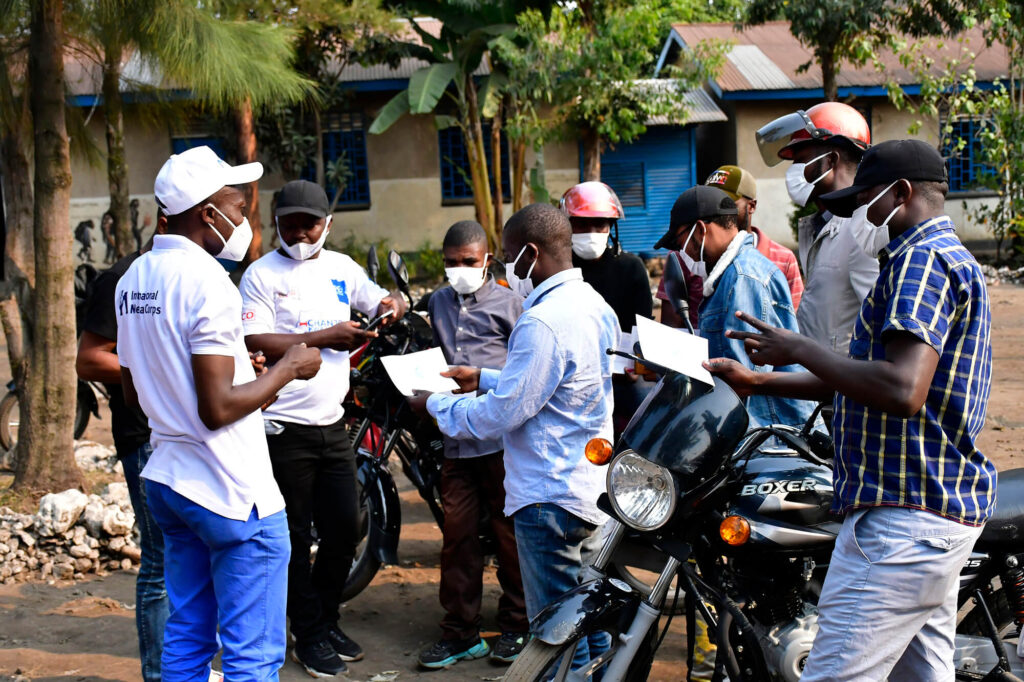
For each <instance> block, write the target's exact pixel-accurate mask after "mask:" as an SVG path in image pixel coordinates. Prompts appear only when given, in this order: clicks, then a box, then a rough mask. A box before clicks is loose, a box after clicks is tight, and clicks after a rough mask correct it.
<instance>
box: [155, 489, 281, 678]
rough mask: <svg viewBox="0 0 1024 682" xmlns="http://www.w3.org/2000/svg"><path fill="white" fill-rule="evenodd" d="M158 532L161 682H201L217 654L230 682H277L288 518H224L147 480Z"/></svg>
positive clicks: (279, 664)
mask: <svg viewBox="0 0 1024 682" xmlns="http://www.w3.org/2000/svg"><path fill="white" fill-rule="evenodd" d="M146 492H147V494H148V498H149V507H150V509H151V510H152V512H153V517H154V518H155V519H156V521H157V523H158V524H160V528H161V530H163V532H164V547H165V553H164V564H165V578H166V582H167V594H168V595H169V596H170V600H171V616H170V618H168V620H167V627H166V628H165V630H164V654H163V679H164V680H165V682H177V681H179V680H180V681H189V682H206V680H207V679H208V678H209V675H210V661H212V660H213V657H214V656H215V655H216V653H217V649H218V648H219V645H218V638H217V634H218V625H219V628H220V630H219V631H220V641H221V642H222V643H223V645H224V653H223V656H222V657H221V662H222V664H223V668H224V677H225V678H226V679H228V680H231V682H264V681H266V680H270V681H276V680H277V679H278V677H277V671H278V669H280V667H281V666H282V665H283V664H284V654H285V646H286V641H285V602H286V600H287V596H286V590H287V586H288V557H289V554H290V552H289V544H288V519H287V517H286V516H285V513H284V511H280V512H278V513H276V514H271V515H270V516H267V517H265V518H262V519H260V518H258V517H257V516H256V509H255V508H253V510H252V513H251V514H250V515H249V519H248V520H247V521H236V520H234V519H228V518H225V517H223V516H220V515H218V514H214V513H213V512H211V511H209V510H207V509H205V508H204V507H202V506H200V505H198V504H196V503H195V502H192V501H191V500H189V499H187V498H185V497H183V496H181V495H179V494H178V493H176V492H174V491H173V490H171V488H169V487H168V486H165V485H163V484H161V483H156V482H154V481H146Z"/></svg>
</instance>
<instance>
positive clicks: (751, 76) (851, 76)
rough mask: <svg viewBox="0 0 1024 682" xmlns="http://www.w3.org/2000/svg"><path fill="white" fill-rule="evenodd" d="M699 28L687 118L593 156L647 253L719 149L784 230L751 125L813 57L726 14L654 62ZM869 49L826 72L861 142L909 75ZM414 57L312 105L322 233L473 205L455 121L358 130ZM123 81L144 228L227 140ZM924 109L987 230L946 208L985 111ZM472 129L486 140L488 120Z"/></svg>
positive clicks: (911, 88) (96, 125)
mask: <svg viewBox="0 0 1024 682" xmlns="http://www.w3.org/2000/svg"><path fill="white" fill-rule="evenodd" d="M415 21H416V22H417V23H418V24H419V27H420V28H422V29H423V30H425V31H427V32H429V33H433V34H435V35H437V34H438V33H439V32H440V23H439V22H437V21H435V20H433V19H416V20H415ZM968 38H970V40H969V41H968V45H969V47H971V48H972V49H974V51H975V52H976V53H977V54H978V59H977V61H976V63H975V68H976V70H977V77H978V80H979V81H981V82H987V81H992V80H993V79H995V78H997V77H999V76H1001V75H1003V74H1004V73H1005V72H1006V65H1007V59H1006V54H1005V51H1004V50H1002V49H1001V48H999V47H998V46H996V47H985V46H984V45H982V44H980V40H981V37H980V33H979V34H977V35H975V34H970V35H969V36H968ZM705 40H719V41H724V42H727V43H729V44H730V48H729V51H728V53H727V55H726V59H725V64H724V67H723V68H722V70H721V72H720V73H719V75H718V76H717V77H716V78H715V79H714V80H713V81H710V82H708V83H707V86H706V87H705V88H704V89H701V90H698V91H696V92H689V93H686V94H685V95H683V96H684V97H685V98H686V103H687V105H688V110H689V112H690V115H689V117H688V119H687V124H686V125H673V124H671V123H670V122H669V121H666V120H650V121H648V122H647V123H648V131H647V132H646V133H645V134H644V135H642V136H641V137H640V138H639V139H638V140H636V141H634V142H633V143H632V144H618V145H610V146H609V147H608V148H607V149H605V150H604V153H603V155H602V164H601V165H602V177H603V180H604V181H605V182H607V183H608V184H609V185H611V186H612V187H613V188H614V189H615V190H616V192H617V193H618V194H619V196H620V198H621V199H622V202H623V205H624V207H625V211H626V218H625V219H624V220H622V221H621V223H620V234H621V235H622V240H623V243H624V245H625V247H626V248H627V249H629V250H631V251H634V252H637V253H641V254H652V246H653V244H654V242H655V241H656V240H657V238H658V237H659V236H660V235H661V234H662V233H663V232H664V230H665V226H666V224H667V221H668V215H669V211H670V209H671V206H672V203H673V202H674V201H675V198H676V197H677V196H678V195H679V194H680V193H681V192H682V191H683V190H685V189H687V188H688V187H690V186H692V185H693V184H696V183H700V182H702V181H703V180H704V179H705V178H706V177H707V176H708V174H709V173H710V172H711V171H712V170H714V169H715V168H716V167H717V166H719V165H721V164H724V163H735V164H737V165H739V166H742V167H743V168H746V169H747V170H749V171H751V172H752V173H753V174H754V175H755V176H756V177H757V178H758V208H757V215H756V216H755V224H757V225H758V226H759V227H761V228H762V229H764V230H766V231H767V232H768V233H769V234H771V236H772V237H773V238H775V239H776V240H778V241H780V242H783V243H788V244H791V245H792V244H793V236H792V233H791V232H790V227H789V218H790V215H791V213H792V211H793V208H794V207H793V205H792V204H791V203H790V201H789V199H788V196H787V193H786V189H785V179H784V177H785V169H786V164H780V165H777V166H773V167H768V166H766V165H765V164H764V163H763V161H762V160H761V157H760V154H759V153H758V151H757V148H756V144H755V141H754V131H755V130H757V128H759V127H760V126H761V125H763V124H764V123H766V122H767V121H770V120H772V119H774V118H776V117H777V116H779V115H781V114H784V113H788V112H791V111H794V110H796V109H806V108H808V107H809V106H811V105H813V104H815V103H816V102H818V101H820V100H821V98H822V96H823V95H822V88H821V78H820V70H819V69H818V68H817V67H814V66H812V67H811V68H809V69H807V70H806V71H800V68H799V67H800V66H801V65H803V64H804V63H806V62H808V61H810V60H811V59H812V55H811V53H810V52H809V51H808V50H807V49H806V48H805V47H803V46H802V45H800V43H799V42H798V41H796V39H795V38H793V36H792V35H791V34H790V32H789V26H788V24H786V23H783V22H771V23H768V24H766V25H764V26H758V27H752V28H747V29H744V30H741V31H737V30H736V29H735V27H734V26H733V25H732V24H689V25H676V26H674V27H673V28H672V31H671V33H670V35H669V36H668V37H667V40H666V42H665V45H664V49H663V51H662V55H661V59H660V61H659V64H658V69H659V71H660V70H661V69H662V68H663V66H664V65H665V64H667V63H672V62H674V61H675V59H676V58H677V57H678V55H679V54H680V52H681V51H682V50H686V49H689V46H690V45H695V44H698V43H699V42H701V41H705ZM971 41H974V42H978V43H979V44H974V42H971ZM950 42H951V43H952V42H953V41H950ZM953 44H954V45H955V43H953ZM954 49H959V48H958V47H955V48H954V47H953V46H949V47H944V48H940V47H938V46H937V45H933V46H930V47H929V50H930V52H929V54H930V55H931V56H933V57H934V58H935V59H936V63H943V61H944V59H945V57H948V56H953V54H952V50H954ZM944 50H945V52H944ZM947 53H948V54H947ZM882 60H883V62H884V63H885V65H886V71H885V73H884V74H883V73H880V72H878V71H876V70H875V69H874V67H862V68H855V67H853V66H851V65H848V64H844V65H843V66H842V69H841V72H840V75H839V96H840V98H841V99H843V100H844V101H849V102H850V103H851V104H853V105H854V106H855V107H858V108H859V109H860V110H861V111H862V112H863V113H864V115H865V117H866V118H867V119H868V121H869V123H870V125H871V128H872V134H873V136H874V139H875V140H876V141H877V140H884V139H892V138H898V137H906V136H907V128H908V127H909V125H910V124H911V123H912V122H913V117H912V116H910V115H908V114H905V113H902V112H899V111H897V110H896V109H895V108H894V107H893V106H892V105H891V104H890V103H889V101H888V98H887V96H886V92H885V87H884V86H885V82H886V81H887V79H889V78H894V79H895V80H896V81H897V82H899V83H901V84H902V86H903V87H904V89H905V90H906V92H907V93H908V94H910V95H913V94H914V93H915V88H917V87H918V86H916V85H915V84H914V83H913V82H911V81H912V75H911V74H910V73H909V72H908V71H906V70H905V69H903V67H902V66H901V65H900V64H899V60H898V59H897V58H896V57H895V56H893V55H882ZM424 64H425V63H424V62H422V61H420V60H418V59H415V58H405V59H402V60H401V61H400V62H399V63H398V64H397V65H395V67H394V68H392V67H391V66H388V65H370V66H363V65H359V64H351V65H348V66H347V67H346V68H345V69H344V70H343V71H342V72H341V74H340V76H339V79H340V81H341V85H342V86H343V87H344V88H345V89H347V90H348V97H347V98H346V104H345V107H344V109H339V110H337V111H331V112H327V113H326V115H325V116H323V118H322V125H323V138H322V140H321V142H322V145H323V151H324V153H323V162H324V168H323V169H317V168H316V167H315V166H314V163H315V161H314V160H313V159H310V162H309V164H308V166H307V167H306V168H304V169H303V172H302V176H303V177H306V178H308V179H313V180H315V179H316V178H317V177H324V176H326V177H329V173H327V171H328V170H329V169H330V168H333V167H334V165H335V164H338V163H344V165H345V168H347V180H346V183H345V186H344V188H343V189H342V191H341V192H340V193H338V197H337V215H336V216H335V223H334V224H335V229H334V231H333V232H332V240H335V243H341V242H342V241H343V240H346V239H347V238H349V237H351V238H354V241H355V242H356V243H370V242H376V241H380V240H385V241H386V242H387V243H389V244H390V245H391V246H394V247H396V248H399V249H403V250H413V249H418V248H420V247H422V246H424V245H434V246H436V245H437V244H439V243H440V241H441V238H442V236H443V235H444V232H445V230H446V229H447V228H448V226H449V225H451V224H452V223H454V222H456V221H458V220H464V219H471V218H473V217H474V215H475V211H474V207H473V202H472V197H473V189H472V183H471V181H470V177H469V169H468V163H467V157H466V150H465V146H464V143H463V139H462V133H461V131H460V130H459V129H458V128H443V129H441V130H438V129H437V127H436V121H435V117H434V116H404V117H402V118H401V119H400V120H399V121H397V122H396V123H395V124H394V125H393V126H391V127H390V128H389V129H388V130H387V131H386V132H385V133H383V134H381V135H370V134H369V133H368V129H369V127H370V124H371V123H372V122H373V119H374V117H376V116H377V114H378V112H379V111H380V110H381V108H382V107H383V106H384V105H385V104H386V103H387V102H388V101H389V100H390V99H391V98H392V97H393V96H394V94H395V93H396V92H398V91H400V90H403V89H405V88H406V87H407V85H408V82H409V78H410V76H411V75H412V74H413V73H415V72H416V71H417V70H419V69H420V68H422V67H423V66H424ZM486 73H487V70H486V66H481V68H480V70H479V71H478V75H480V76H483V75H486ZM125 74H126V76H125V78H126V81H125V88H126V89H128V88H130V87H131V84H132V83H136V82H143V83H147V84H148V85H150V86H157V85H159V83H158V80H157V79H155V78H154V77H153V75H152V74H150V73H148V72H147V71H146V70H145V69H144V68H143V66H142V65H140V64H136V63H135V62H134V61H132V60H131V59H129V60H128V62H127V63H126V65H125ZM652 75H657V74H652ZM67 78H68V81H69V89H70V91H71V101H72V103H73V104H76V105H78V106H80V107H82V108H83V109H88V111H87V112H85V116H86V118H88V120H89V124H88V125H89V128H90V130H91V131H92V133H93V136H94V139H96V140H102V139H103V135H104V133H103V107H102V101H101V99H100V97H99V94H98V93H99V88H100V78H99V73H98V70H97V68H96V67H95V66H94V65H89V64H87V63H77V62H76V63H69V64H68V67H67ZM643 83H645V84H647V85H648V86H649V87H664V83H665V81H657V80H656V79H652V80H651V81H643ZM127 94H128V97H127V99H128V100H129V106H128V107H127V109H126V113H125V129H126V132H125V134H126V140H127V157H128V158H127V161H128V169H129V182H130V187H131V192H132V195H133V198H135V199H138V200H139V204H138V207H139V211H138V216H139V217H138V220H139V222H140V226H139V227H140V229H142V231H143V233H144V235H145V234H148V231H151V230H152V225H153V223H154V220H153V215H154V214H155V203H154V202H153V197H152V186H153V180H154V178H155V176H156V173H157V171H158V170H159V168H160V166H161V164H162V163H163V162H164V160H165V159H166V158H167V156H168V155H169V154H171V153H174V152H179V151H182V150H184V149H187V148H189V147H191V146H196V145H199V144H207V145H209V146H211V147H213V148H214V150H216V151H217V152H218V153H221V154H223V153H225V152H228V153H230V152H229V150H230V147H231V145H228V144H226V141H225V140H223V139H221V138H220V137H219V135H223V134H224V133H223V132H221V131H218V130H215V129H214V128H213V127H212V126H211V124H210V123H209V121H206V120H203V119H201V118H200V119H196V120H192V121H189V122H188V125H186V126H184V127H182V128H180V129H179V128H175V129H167V128H161V127H159V126H156V127H154V126H153V125H152V124H149V123H147V121H146V119H145V117H144V116H143V115H142V113H141V112H139V111H136V110H134V109H133V108H132V107H131V106H130V100H131V97H130V93H127ZM183 96H184V95H183ZM939 123H940V122H939V121H938V120H932V121H925V125H924V127H923V129H922V132H921V136H922V137H924V138H926V139H929V140H932V141H933V142H934V143H935V144H937V145H940V144H941V145H942V146H943V148H944V150H945V151H946V152H947V155H948V156H949V171H950V182H951V189H952V192H951V195H950V202H949V211H950V213H951V215H953V217H954V219H955V220H956V221H957V224H958V225H959V226H960V228H961V230H963V231H964V233H965V237H966V238H967V239H982V238H987V237H988V235H987V232H985V230H984V228H983V227H980V226H972V225H970V224H969V223H968V222H967V221H966V220H965V219H964V211H963V209H962V203H963V201H964V200H966V201H967V202H969V203H972V202H978V201H985V200H986V199H985V197H986V193H985V192H984V191H979V184H980V183H979V178H983V177H984V174H985V173H986V172H988V169H986V168H985V167H984V166H983V165H982V164H981V163H980V162H979V161H978V156H979V151H980V147H979V145H980V141H979V137H978V133H979V131H980V130H983V129H984V125H985V122H984V121H980V120H975V119H964V120H958V121H952V122H951V124H952V129H953V131H954V135H955V136H959V137H960V138H962V139H964V140H965V144H963V145H962V146H961V145H956V149H955V153H954V145H953V144H952V141H951V140H949V139H947V140H945V141H942V142H940V141H939V136H938V131H939V130H940V126H939ZM484 132H485V135H486V136H487V138H488V141H489V138H490V128H489V126H487V127H486V130H485V131H484ZM486 152H487V154H488V161H489V162H490V161H492V159H490V154H491V153H492V149H491V145H490V144H487V145H486ZM510 152H511V150H510V149H509V145H508V142H507V140H505V139H503V140H502V143H501V149H500V155H501V158H500V166H501V168H502V178H501V193H502V196H503V198H504V199H505V204H504V208H503V211H504V217H505V218H507V217H508V215H509V214H510V213H511V205H510V203H509V201H510V199H511V194H512V183H514V182H516V181H517V179H513V178H511V164H510ZM264 161H265V162H266V161H267V160H266V159H265V160H264ZM538 161H539V160H538V159H537V158H536V156H535V155H534V154H533V152H532V151H528V152H527V158H526V167H527V168H528V169H529V168H531V167H533V166H534V164H535V162H538ZM543 164H544V168H545V178H546V184H547V189H548V191H549V193H550V194H551V196H552V197H556V198H557V197H559V196H561V194H562V193H564V192H565V190H567V189H568V188H569V187H571V186H572V185H574V184H576V183H577V182H579V181H580V180H581V176H582V155H581V148H580V145H579V144H578V143H577V142H575V141H571V140H570V141H558V142H552V143H550V144H548V145H546V146H545V148H544V152H543ZM489 166H490V163H489ZM321 171H322V172H323V175H321ZM72 172H73V176H74V183H73V185H72V196H73V199H72V215H71V218H72V220H71V224H72V225H77V224H78V223H79V222H81V221H86V220H92V221H93V222H94V224H96V225H98V224H99V219H100V216H101V215H102V214H103V212H104V211H106V210H107V204H108V187H107V181H106V175H105V171H104V169H103V167H102V164H94V163H90V162H89V160H87V159H85V158H83V157H81V156H79V155H73V158H72ZM284 181H285V179H284V178H283V177H282V176H281V174H280V172H278V171H275V169H274V168H273V166H272V164H268V172H267V174H266V175H265V176H264V178H263V179H262V180H261V182H260V210H261V217H262V224H263V228H264V233H263V237H264V242H265V243H267V244H270V243H272V241H273V239H274V237H275V235H274V230H273V221H272V220H271V219H270V217H271V216H270V207H271V204H272V198H273V193H274V192H275V191H276V190H277V189H278V188H280V186H281V185H282V184H283V183H284ZM325 184H327V185H328V186H327V187H326V189H327V191H328V195H329V196H331V197H332V198H333V197H334V195H335V193H336V188H335V187H333V186H331V183H330V182H329V181H328V182H327V183H325ZM492 187H493V179H492ZM987 196H991V195H990V194H988V195H987ZM147 220H148V222H145V221H147ZM93 232H94V233H98V230H93ZM98 238H99V237H98V236H97V237H94V239H98ZM95 250H97V249H94V251H95Z"/></svg>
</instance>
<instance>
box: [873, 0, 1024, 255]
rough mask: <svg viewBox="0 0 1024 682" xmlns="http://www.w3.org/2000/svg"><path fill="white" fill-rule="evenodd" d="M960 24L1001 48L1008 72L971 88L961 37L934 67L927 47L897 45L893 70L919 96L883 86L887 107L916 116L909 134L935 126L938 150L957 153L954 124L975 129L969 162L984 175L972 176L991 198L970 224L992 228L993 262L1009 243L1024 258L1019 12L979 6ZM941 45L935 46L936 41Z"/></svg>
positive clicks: (1004, 4) (1023, 38)
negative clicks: (964, 122) (907, 77)
mask: <svg viewBox="0 0 1024 682" xmlns="http://www.w3.org/2000/svg"><path fill="white" fill-rule="evenodd" d="M963 21H964V24H965V25H966V26H975V25H977V26H979V27H980V28H981V30H982V32H983V33H984V38H985V44H986V46H989V47H990V46H992V45H995V44H999V45H1002V46H1003V47H1005V49H1006V52H1007V55H1008V56H1009V73H1008V77H1007V78H1006V79H1005V80H1002V81H997V82H996V83H995V86H994V87H993V88H987V87H983V86H981V85H979V83H978V81H977V71H976V69H975V67H974V61H975V57H976V53H975V50H976V49H980V48H981V46H972V45H971V44H970V43H969V42H968V37H967V35H961V36H960V37H959V38H957V39H956V40H955V42H954V44H955V45H956V46H957V47H958V49H957V50H956V53H955V54H954V56H952V57H949V58H946V59H945V60H944V62H943V63H939V64H937V63H936V62H935V59H933V58H932V57H930V56H929V52H930V50H929V49H928V48H929V46H928V45H927V44H922V43H914V44H909V45H906V44H904V45H900V46H899V52H898V53H899V55H900V62H901V64H902V65H903V66H904V67H905V68H907V69H909V70H911V72H913V73H914V74H915V75H916V80H918V81H919V82H920V83H921V94H920V96H919V97H913V98H911V97H908V96H907V95H906V93H904V92H903V90H902V89H901V88H900V86H899V84H898V83H896V82H894V81H891V82H890V83H889V84H888V91H889V98H890V100H891V101H892V102H893V104H894V105H895V106H896V107H897V108H899V109H903V110H906V111H910V112H912V113H914V114H916V115H917V116H918V117H919V118H917V119H916V120H915V121H914V123H913V124H912V125H911V126H910V130H909V132H911V134H914V133H916V132H918V131H919V130H920V129H921V127H922V125H923V119H933V120H934V119H936V118H938V119H939V121H940V127H939V137H940V141H939V147H940V148H941V149H949V150H950V153H951V154H952V155H957V154H961V153H963V152H965V150H966V145H967V144H968V142H969V141H968V140H964V139H961V138H958V137H957V135H956V129H955V127H954V123H955V122H956V121H957V120H958V119H963V118H969V119H974V120H975V121H977V122H979V123H980V133H979V135H978V140H977V144H976V145H974V148H973V150H972V151H973V154H974V157H973V158H974V163H975V164H976V165H978V166H979V167H980V168H983V169H984V171H983V172H980V173H979V174H978V175H977V181H978V185H977V187H975V188H973V189H976V190H982V191H985V190H988V191H991V192H993V193H994V194H995V198H994V200H992V201H987V202H985V203H983V204H981V205H979V206H977V207H975V208H974V209H973V210H971V211H970V216H971V218H972V219H973V220H975V221H977V222H978V223H980V224H982V225H986V226H987V227H988V228H989V229H990V230H992V235H993V237H994V238H995V241H996V249H997V257H999V256H1000V255H1001V254H1002V253H1003V246H1004V244H1005V243H1006V242H1007V241H1009V243H1010V245H1011V246H1012V248H1013V254H1012V255H1014V256H1016V257H1017V258H1021V257H1024V88H1022V82H1021V79H1022V78H1024V6H1021V4H1020V3H1018V2H1014V1H1013V0H980V2H978V3H975V4H974V5H973V6H972V8H971V9H970V11H969V12H967V13H965V15H964V17H963ZM939 45H940V46H941V45H942V43H939Z"/></svg>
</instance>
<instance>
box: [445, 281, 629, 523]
mask: <svg viewBox="0 0 1024 682" xmlns="http://www.w3.org/2000/svg"><path fill="white" fill-rule="evenodd" d="M618 340H619V322H618V318H616V316H615V312H614V311H613V310H612V309H611V307H609V306H608V304H607V303H605V301H604V299H603V298H601V296H600V295H598V293H597V292H595V291H594V290H593V289H592V288H591V286H590V285H589V284H587V283H585V282H584V281H583V275H582V273H581V272H580V271H579V270H578V269H575V268H574V269H571V270H565V271H562V272H560V273H558V274H556V275H553V276H552V277H549V278H548V279H546V280H544V282H542V283H541V285H540V286H538V287H537V288H536V289H535V290H534V291H533V293H531V294H530V295H529V296H528V297H527V299H526V301H525V303H524V304H523V314H522V316H521V317H520V318H519V320H518V321H517V322H516V326H515V328H514V329H513V330H512V335H511V337H510V338H509V344H508V359H507V360H506V363H505V367H504V369H502V370H500V371H497V370H486V369H485V370H483V371H481V374H480V392H481V394H482V395H479V396H477V397H469V396H445V395H438V394H435V395H432V396H430V398H429V399H428V400H427V410H428V411H429V412H430V414H431V415H433V416H434V417H435V418H436V419H437V424H438V426H439V427H440V429H441V431H442V432H443V433H445V434H446V435H448V436H450V437H452V438H475V439H477V440H487V439H491V438H499V437H500V438H502V439H503V442H504V446H505V514H506V515H507V516H511V515H512V514H514V513H515V512H516V511H518V510H520V509H522V508H523V507H525V506H527V505H529V504H537V503H550V504H556V505H558V506H560V507H562V508H563V509H565V510H567V511H569V512H571V513H573V514H575V515H576V516H579V517H580V518H582V519H584V520H586V521H589V522H590V523H602V522H604V520H605V519H607V516H605V514H604V513H603V512H601V511H600V510H599V509H598V508H597V504H596V502H597V498H598V496H599V495H600V494H601V493H602V492H604V490H605V473H606V470H605V468H604V467H598V466H594V465H593V464H591V463H590V462H588V461H587V459H586V457H585V456H584V448H585V447H586V444H587V441H589V440H590V439H591V438H596V437H603V438H607V439H609V440H611V438H612V363H611V357H610V356H609V355H607V354H606V353H605V349H607V348H614V347H615V345H616V343H617V342H618Z"/></svg>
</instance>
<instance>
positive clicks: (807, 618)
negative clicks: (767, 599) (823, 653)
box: [761, 602, 818, 682]
mask: <svg viewBox="0 0 1024 682" xmlns="http://www.w3.org/2000/svg"><path fill="white" fill-rule="evenodd" d="M817 634H818V609H817V607H815V606H814V605H812V604H808V603H807V602H804V608H803V615H802V616H798V617H796V618H794V619H793V620H790V621H786V622H784V623H779V624H778V625H775V626H773V627H772V628H771V629H770V630H768V631H767V632H765V633H764V634H763V635H762V637H761V641H762V643H763V646H764V652H765V659H766V660H767V662H768V666H769V668H771V670H772V672H774V673H775V674H776V675H777V676H778V678H779V679H781V680H785V681H786V682H798V681H799V679H800V674H801V673H802V672H803V669H804V664H805V663H806V662H807V655H808V654H809V653H810V652H811V645H812V644H814V637H815V636H816V635H817Z"/></svg>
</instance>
